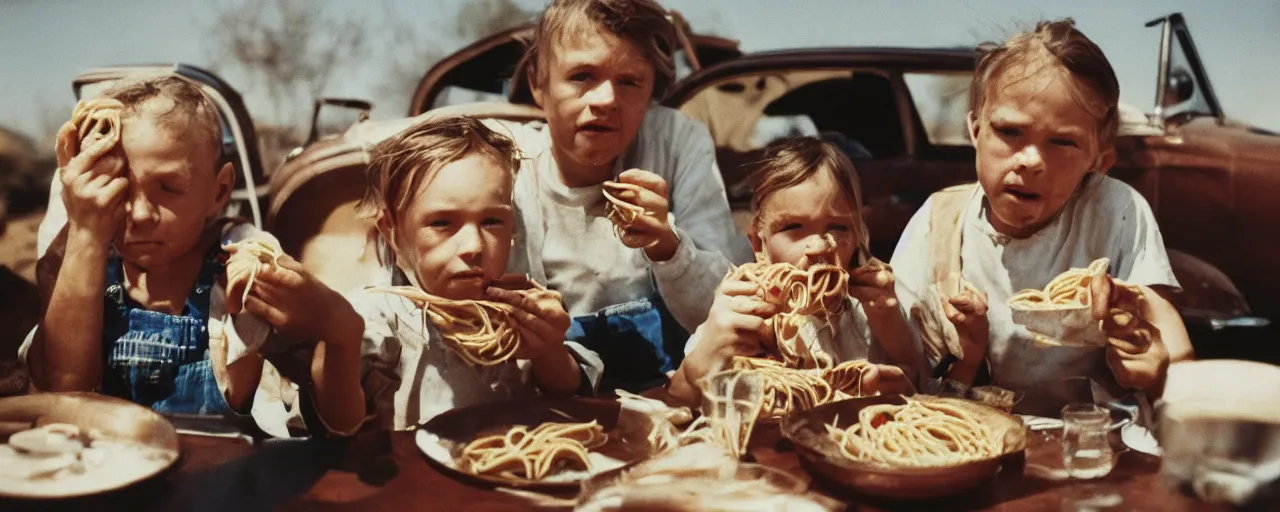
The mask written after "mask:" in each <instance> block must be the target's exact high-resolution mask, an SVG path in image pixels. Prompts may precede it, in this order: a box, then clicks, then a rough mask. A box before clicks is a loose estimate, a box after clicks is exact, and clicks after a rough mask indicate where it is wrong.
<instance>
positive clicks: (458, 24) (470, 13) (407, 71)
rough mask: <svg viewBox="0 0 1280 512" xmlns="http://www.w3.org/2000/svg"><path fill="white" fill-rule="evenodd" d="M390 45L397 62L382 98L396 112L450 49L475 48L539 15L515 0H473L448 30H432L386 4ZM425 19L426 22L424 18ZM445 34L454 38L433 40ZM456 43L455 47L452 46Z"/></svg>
mask: <svg viewBox="0 0 1280 512" xmlns="http://www.w3.org/2000/svg"><path fill="white" fill-rule="evenodd" d="M383 13H384V15H385V17H386V24H387V31H388V33H389V34H390V38H389V41H390V44H391V46H390V47H389V48H388V51H387V52H386V53H387V54H388V55H392V56H393V57H392V58H393V59H394V61H393V62H392V65H391V66H390V68H389V69H388V71H387V72H386V73H384V75H383V76H384V77H385V78H384V79H383V80H382V82H381V85H379V86H378V91H377V93H378V96H380V97H382V98H387V99H390V100H391V101H392V102H393V103H392V105H393V108H395V109H397V110H404V109H405V108H406V107H407V105H408V101H409V98H410V96H412V95H413V90H414V89H415V88H417V86H418V82H420V81H421V80H422V76H423V75H425V74H426V73H427V70H429V69H431V66H433V65H435V64H436V63H437V62H439V61H440V59H443V58H444V57H446V56H447V55H448V54H447V53H446V50H445V49H446V48H451V47H455V46H458V43H461V44H462V45H467V44H471V43H473V42H475V41H477V40H479V39H482V38H485V37H488V36H491V35H493V34H496V33H498V32H501V31H503V30H507V29H509V28H513V27H517V26H519V25H521V24H524V23H529V22H531V21H533V18H534V15H535V14H536V12H535V11H528V10H525V9H524V8H522V7H520V6H519V5H518V4H516V3H515V1H514V0H471V1H469V2H465V3H464V4H463V6H462V8H461V9H459V10H458V13H457V14H456V16H455V17H454V20H453V23H451V24H450V25H449V27H448V28H444V29H441V28H440V27H434V29H433V27H431V26H430V24H429V23H420V21H421V20H419V19H416V18H415V17H413V16H404V15H403V14H402V13H400V12H398V11H397V9H396V8H395V7H394V6H393V5H391V3H390V2H387V1H384V2H383ZM423 18H426V16H424V17H423ZM428 34H443V35H444V36H446V37H448V38H451V41H450V40H441V38H438V37H436V38H433V37H429V36H428ZM450 43H452V44H450Z"/></svg>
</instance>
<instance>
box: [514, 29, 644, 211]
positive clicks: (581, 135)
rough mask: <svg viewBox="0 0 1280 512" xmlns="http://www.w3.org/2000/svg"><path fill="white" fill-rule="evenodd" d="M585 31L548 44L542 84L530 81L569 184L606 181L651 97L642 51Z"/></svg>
mask: <svg viewBox="0 0 1280 512" xmlns="http://www.w3.org/2000/svg"><path fill="white" fill-rule="evenodd" d="M590 30H591V32H592V33H587V34H582V35H580V36H579V37H564V38H562V39H561V40H560V41H559V42H558V43H557V44H555V45H554V47H553V50H554V51H553V52H551V55H548V56H547V59H546V63H545V65H546V67H547V69H546V76H545V80H544V81H543V82H541V83H540V82H539V80H538V79H537V77H530V83H531V84H532V91H533V96H534V99H535V100H536V101H537V102H538V105H540V106H541V107H542V110H543V113H544V114H545V115H546V118H547V126H548V128H549V129H550V131H551V142H552V151H553V153H554V155H555V158H556V163H557V165H558V167H559V168H560V172H561V174H562V175H563V177H564V179H565V182H566V183H567V184H570V185H571V186H583V185H586V184H593V183H599V182H601V181H604V180H607V179H609V178H610V177H611V176H610V173H611V172H612V171H613V163H614V161H615V160H616V159H617V158H618V156H619V155H621V154H622V152H623V151H625V150H626V149H627V147H628V146H630V145H631V143H632V142H633V141H634V140H635V138H636V134H638V133H639V132H640V124H641V122H643V121H644V115H645V112H646V111H648V109H649V103H650V101H652V98H653V81H654V71H653V66H652V65H651V64H649V61H648V60H647V59H645V56H644V52H643V51H642V50H641V49H640V48H639V47H638V46H636V45H635V44H634V43H632V42H630V41H628V40H626V39H623V38H620V37H618V36H616V35H614V34H612V33H609V32H608V31H606V30H601V29H600V28H599V27H592V28H591V29H590Z"/></svg>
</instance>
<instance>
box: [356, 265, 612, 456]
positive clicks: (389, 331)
mask: <svg viewBox="0 0 1280 512" xmlns="http://www.w3.org/2000/svg"><path fill="white" fill-rule="evenodd" d="M347 299H348V300H349V301H351V305H352V306H354V307H355V310H356V312H358V313H360V316H361V317H363V318H364V340H363V341H362V342H361V344H360V354H361V366H362V374H363V378H362V384H363V386H364V389H365V396H366V400H368V401H369V402H370V403H371V404H372V405H373V408H374V410H375V414H376V416H377V417H378V420H379V421H381V422H382V423H383V424H384V425H386V426H389V427H391V428H394V429H396V430H404V429H407V428H410V427H413V426H416V425H420V424H422V423H423V422H425V421H427V420H430V419H431V418H433V417H435V416H436V415H438V414H440V413H442V412H445V411H448V410H450V409H454V408H457V407H465V406H468V405H474V404H481V403H488V402H495V401H500V400H506V399H510V398H517V397H524V396H534V395H535V394H536V388H535V385H534V382H533V375H532V366H531V365H529V364H528V361H516V360H515V359H511V360H509V361H507V362H505V363H502V364H500V365H497V366H494V367H492V368H487V369H479V368H476V367H473V366H471V365H470V364H468V363H467V362H466V361H464V360H463V359H462V358H461V357H460V356H458V355H457V354H456V353H454V352H453V351H452V350H450V349H448V348H447V347H446V346H445V344H444V340H443V339H442V338H441V337H440V333H439V331H437V330H436V328H435V326H433V325H431V322H429V321H428V322H427V323H426V330H425V331H424V330H423V317H422V310H421V309H419V308H418V307H417V306H416V305H414V303H413V302H412V301H410V300H409V299H406V298H404V297H401V296H398V295H392V294H388V293H380V292H372V291H365V290H361V291H357V292H352V293H350V294H348V295H347ZM565 346H566V348H568V349H569V353H570V354H571V355H573V357H574V359H576V360H577V361H578V362H579V364H580V365H581V367H582V369H583V370H584V372H585V373H586V376H587V379H588V380H589V381H590V383H591V385H592V387H595V385H596V384H597V383H598V382H599V378H600V373H601V372H602V369H603V366H604V365H603V364H602V363H601V362H600V358H599V356H597V355H596V354H595V353H594V352H591V351H590V350H587V349H586V348H583V347H582V346H581V345H578V344H576V343H573V342H565Z"/></svg>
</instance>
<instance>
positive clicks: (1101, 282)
mask: <svg viewBox="0 0 1280 512" xmlns="http://www.w3.org/2000/svg"><path fill="white" fill-rule="evenodd" d="M1111 292H1112V283H1111V277H1110V276H1101V277H1100V278H1097V279H1093V280H1092V281H1090V283H1089V294H1090V295H1092V297H1090V300H1091V302H1092V306H1091V307H1092V309H1093V319H1094V320H1101V319H1103V318H1104V317H1106V316H1107V313H1108V312H1109V311H1111Z"/></svg>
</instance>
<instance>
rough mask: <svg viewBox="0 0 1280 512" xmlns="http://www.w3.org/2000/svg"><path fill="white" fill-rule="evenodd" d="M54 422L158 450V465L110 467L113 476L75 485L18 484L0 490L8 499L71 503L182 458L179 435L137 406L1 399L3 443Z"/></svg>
mask: <svg viewBox="0 0 1280 512" xmlns="http://www.w3.org/2000/svg"><path fill="white" fill-rule="evenodd" d="M50 423H69V424H72V425H75V426H77V427H79V428H80V430H81V431H82V432H88V431H90V430H94V431H96V432H98V433H99V434H100V437H101V438H109V439H118V440H126V441H135V442H137V443H140V444H142V445H144V446H146V447H148V448H151V449H154V453H153V454H151V460H157V461H159V462H160V463H159V464H146V465H142V466H134V465H128V464H125V465H118V466H111V465H110V462H107V463H106V464H107V465H108V466H109V467H111V471H112V473H113V477H112V478H109V479H100V480H97V481H93V482H89V483H85V482H77V484H76V485H63V486H55V487H48V486H45V487H35V486H29V485H22V483H21V482H16V483H14V484H13V485H0V496H4V497H9V498H71V497H77V496H86V495H92V494H98V493H102V492H107V491H113V490H116V489H120V488H123V487H127V486H129V485H133V484H135V483H138V482H141V481H143V480H146V479H148V478H151V477H153V476H155V475H157V474H159V473H160V472H162V471H164V470H165V469H167V468H169V467H170V466H172V465H173V463H174V462H176V461H177V460H178V457H179V455H180V454H181V451H180V448H179V445H178V433H177V432H176V431H175V430H174V429H173V426H172V425H170V424H169V422H168V421H166V420H165V419H164V417H163V416H160V415H159V414H157V413H156V412H154V411H152V410H151V409H148V408H146V407H143V406H140V405H137V404H135V403H132V402H129V401H126V400H121V399H119V398H113V397H109V396H104V395H99V394H96V393H40V394H35V395H28V396H17V397H11V398H4V399H0V439H4V440H7V439H8V437H9V435H11V434H13V433H16V432H18V431H22V430H27V429H30V428H33V427H39V426H43V425H48V424H50Z"/></svg>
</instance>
